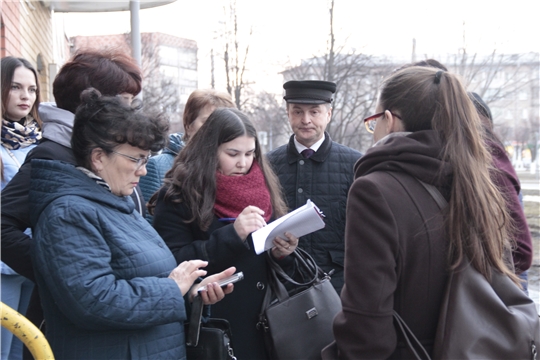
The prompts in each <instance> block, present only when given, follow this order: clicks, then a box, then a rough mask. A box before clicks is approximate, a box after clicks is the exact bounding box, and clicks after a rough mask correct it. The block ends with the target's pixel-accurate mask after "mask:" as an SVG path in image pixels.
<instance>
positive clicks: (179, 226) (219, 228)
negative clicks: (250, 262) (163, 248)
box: [153, 188, 254, 274]
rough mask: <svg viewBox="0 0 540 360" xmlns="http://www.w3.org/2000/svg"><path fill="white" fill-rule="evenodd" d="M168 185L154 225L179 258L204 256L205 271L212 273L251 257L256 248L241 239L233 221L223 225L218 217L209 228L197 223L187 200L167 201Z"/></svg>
mask: <svg viewBox="0 0 540 360" xmlns="http://www.w3.org/2000/svg"><path fill="white" fill-rule="evenodd" d="M165 192H166V188H162V189H161V190H160V192H159V196H158V200H157V203H156V207H155V209H154V220H153V226H154V228H155V229H156V231H157V232H158V233H159V235H160V236H161V237H162V238H163V240H165V243H166V244H167V246H168V247H169V249H170V250H171V252H172V253H173V255H174V257H175V258H176V262H177V263H178V264H179V263H181V262H182V261H187V260H194V259H201V260H205V261H208V266H207V268H205V270H207V271H208V273H209V274H213V273H216V272H219V271H222V270H224V269H226V268H228V267H230V266H235V265H236V264H237V262H238V261H239V259H241V258H243V257H245V256H249V255H251V254H252V253H253V254H254V252H253V250H252V249H251V248H250V247H249V246H248V245H246V243H244V242H243V241H242V239H240V237H239V236H238V234H237V233H236V230H235V229H234V226H233V224H227V225H224V224H221V223H219V221H217V219H216V220H215V221H214V222H213V223H212V224H211V225H210V228H209V229H208V230H207V231H202V230H201V229H200V228H199V226H198V225H197V224H195V223H193V222H190V223H186V219H189V218H190V217H191V214H190V211H189V209H188V207H187V206H186V205H185V204H184V203H176V202H173V201H172V200H171V199H170V198H168V199H167V200H164V195H165Z"/></svg>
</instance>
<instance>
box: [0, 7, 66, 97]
mask: <svg viewBox="0 0 540 360" xmlns="http://www.w3.org/2000/svg"><path fill="white" fill-rule="evenodd" d="M0 7H1V12H0V22H1V24H0V57H5V56H15V57H23V58H25V59H27V60H28V61H29V62H30V63H31V64H32V65H33V66H34V67H35V68H36V70H37V71H38V74H39V82H40V85H41V93H40V95H41V99H42V101H49V100H51V99H52V94H51V84H52V81H53V80H54V76H56V65H55V64H54V63H55V61H54V55H53V48H54V47H53V26H52V18H51V11H50V9H49V8H48V7H47V6H45V5H44V4H43V2H41V1H1V2H0Z"/></svg>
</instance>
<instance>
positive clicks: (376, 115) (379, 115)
mask: <svg viewBox="0 0 540 360" xmlns="http://www.w3.org/2000/svg"><path fill="white" fill-rule="evenodd" d="M388 111H390V110H388ZM385 112H386V110H384V111H383V112H380V113H377V114H375V115H371V116H368V117H367V118H365V119H364V125H365V127H366V130H367V131H368V133H370V134H373V132H374V131H375V127H374V128H373V130H371V129H370V128H369V126H368V122H369V121H371V120H375V119H377V118H380V117H381V116H383V115H384V113H385ZM390 114H392V116H395V117H397V118H398V119H399V120H403V119H402V118H401V116H399V115H397V114H394V113H393V112H392V111H390Z"/></svg>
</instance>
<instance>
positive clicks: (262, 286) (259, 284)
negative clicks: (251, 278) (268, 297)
mask: <svg viewBox="0 0 540 360" xmlns="http://www.w3.org/2000/svg"><path fill="white" fill-rule="evenodd" d="M257 290H264V284H263V283H262V282H260V281H259V282H258V283H257Z"/></svg>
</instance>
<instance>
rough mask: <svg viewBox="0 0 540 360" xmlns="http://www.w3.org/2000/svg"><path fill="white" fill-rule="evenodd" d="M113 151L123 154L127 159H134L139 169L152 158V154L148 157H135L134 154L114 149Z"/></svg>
mask: <svg viewBox="0 0 540 360" xmlns="http://www.w3.org/2000/svg"><path fill="white" fill-rule="evenodd" d="M112 152H113V153H115V154H118V155H120V156H123V157H125V158H126V159H129V160H131V161H133V162H134V163H135V166H136V167H137V170H139V169H140V168H141V167H142V166H143V165H146V164H147V163H148V160H150V157H151V155H148V156H146V157H140V158H136V157H133V156H129V155H126V154H122V153H119V152H118V151H114V150H113V151H112Z"/></svg>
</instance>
